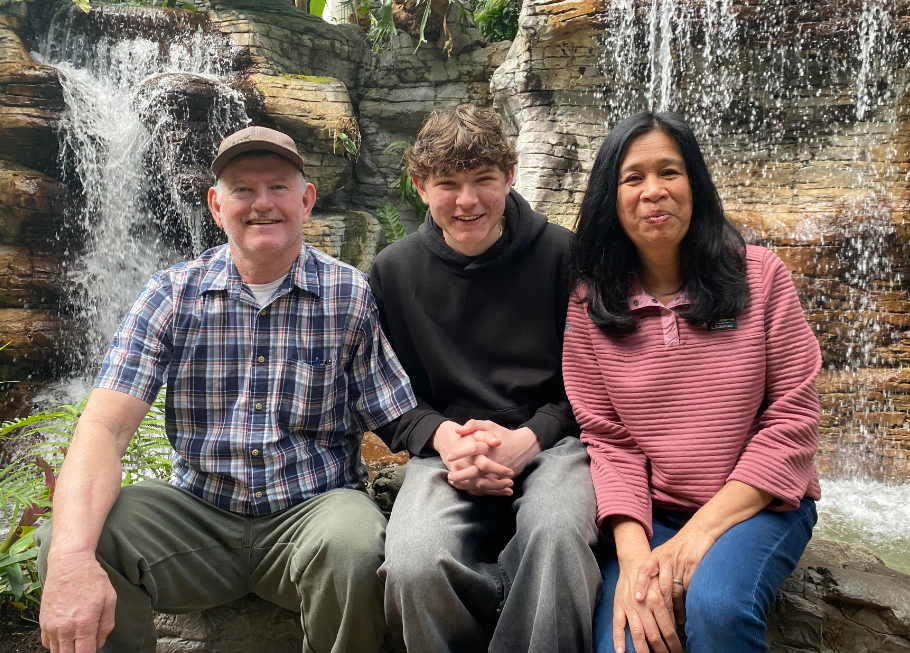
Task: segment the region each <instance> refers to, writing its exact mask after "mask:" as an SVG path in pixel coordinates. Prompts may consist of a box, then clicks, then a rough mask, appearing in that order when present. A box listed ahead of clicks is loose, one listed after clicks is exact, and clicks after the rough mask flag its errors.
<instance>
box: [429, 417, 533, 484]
mask: <svg viewBox="0 0 910 653" xmlns="http://www.w3.org/2000/svg"><path fill="white" fill-rule="evenodd" d="M433 447H434V448H435V449H436V451H437V452H438V453H439V456H440V458H442V461H443V463H445V465H446V467H448V468H449V475H448V481H449V484H450V485H451V486H452V487H454V488H457V489H459V490H463V491H465V492H467V493H468V494H472V495H475V496H480V495H488V496H499V497H507V496H511V495H512V486H513V485H514V479H515V477H516V476H518V475H519V474H521V473H522V471H524V468H525V466H526V465H527V464H528V463H529V462H530V461H531V459H532V458H533V457H534V456H536V455H537V454H538V453H540V452H541V450H542V447H541V445H540V442H539V441H538V439H537V436H536V435H535V434H534V432H533V431H532V430H531V429H529V428H527V427H522V428H519V429H515V430H514V431H512V430H510V429H507V428H505V427H504V426H500V425H499V424H497V423H496V422H492V421H490V420H479V419H470V420H468V421H467V422H465V423H464V424H461V425H459V424H456V423H455V422H452V421H446V422H443V423H442V424H440V425H439V427H438V428H437V429H436V433H435V435H434V436H433Z"/></svg>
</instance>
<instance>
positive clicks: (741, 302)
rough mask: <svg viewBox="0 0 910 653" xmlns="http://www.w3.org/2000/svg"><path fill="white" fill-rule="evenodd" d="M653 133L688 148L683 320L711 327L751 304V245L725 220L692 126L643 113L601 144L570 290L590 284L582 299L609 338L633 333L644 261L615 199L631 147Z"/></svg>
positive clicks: (579, 227)
mask: <svg viewBox="0 0 910 653" xmlns="http://www.w3.org/2000/svg"><path fill="white" fill-rule="evenodd" d="M655 130H660V131H662V132H664V133H665V134H666V135H667V136H669V137H670V138H671V139H673V140H674V141H675V142H676V144H677V145H678V146H679V149H680V150H682V155H683V159H684V161H685V164H686V173H687V175H688V177H689V185H690V187H691V189H692V219H691V221H690V223H689V230H688V231H687V232H686V235H685V236H684V237H683V239H682V242H681V243H680V265H681V268H682V269H681V272H682V282H683V288H684V289H685V291H686V295H687V296H688V298H689V300H690V302H691V303H690V305H689V307H688V309H686V310H685V311H684V312H681V313H680V316H681V317H683V318H684V319H685V320H686V321H687V322H689V323H690V324H693V325H695V326H698V325H701V324H706V323H707V324H710V323H712V322H716V321H717V320H722V319H725V318H730V317H734V316H735V315H737V314H738V313H739V312H740V311H742V309H743V307H745V305H746V304H747V303H748V301H749V286H748V283H747V279H746V243H745V241H744V240H743V237H742V235H740V233H739V231H737V230H736V227H734V226H733V225H732V224H730V222H728V221H727V219H726V217H725V216H724V209H723V206H722V205H721V201H720V196H719V195H718V194H717V188H715V187H714V182H713V181H711V174H710V173H709V172H708V167H707V165H706V164H705V159H704V157H703V156H702V153H701V149H700V148H699V147H698V142H697V141H696V140H695V134H694V133H693V132H692V128H691V127H689V125H688V124H687V123H686V121H685V120H683V119H682V117H681V116H679V115H678V114H675V113H669V112H664V113H657V114H653V113H639V114H637V115H634V116H632V117H630V118H626V119H625V120H623V121H622V122H621V123H619V124H618V125H616V127H614V128H613V130H612V131H611V132H610V133H609V135H608V136H607V139H606V140H605V141H604V143H603V145H601V146H600V151H599V152H598V153H597V159H596V160H595V161H594V168H593V169H592V170H591V176H590V179H589V181H588V188H587V190H586V191H585V197H584V200H582V203H581V210H580V211H579V213H578V220H577V222H576V227H575V235H574V237H573V238H572V248H571V254H570V274H571V282H572V286H573V287H575V286H576V284H577V283H578V282H579V281H583V282H585V283H586V284H587V287H588V290H587V294H586V295H585V296H583V297H582V298H581V299H582V300H583V301H584V302H585V303H587V305H588V315H590V316H591V320H592V321H593V322H594V323H595V324H596V325H597V326H599V327H600V328H601V329H603V330H604V331H606V332H607V333H630V332H632V331H634V330H635V328H636V326H637V324H636V321H635V318H634V317H633V316H632V315H631V313H630V312H629V306H628V300H629V292H630V290H629V289H630V284H631V277H632V275H633V274H640V273H641V260H640V259H639V257H638V252H637V250H636V249H635V245H634V244H632V241H631V240H630V239H629V237H628V236H627V235H626V232H625V231H624V230H623V228H622V225H621V224H620V222H619V215H618V213H617V209H616V193H617V188H618V186H619V169H620V166H621V165H622V160H623V157H624V156H625V154H626V149H627V148H628V145H629V142H630V141H631V140H632V139H634V138H636V137H637V136H641V135H642V134H647V133H649V132H652V131H655Z"/></svg>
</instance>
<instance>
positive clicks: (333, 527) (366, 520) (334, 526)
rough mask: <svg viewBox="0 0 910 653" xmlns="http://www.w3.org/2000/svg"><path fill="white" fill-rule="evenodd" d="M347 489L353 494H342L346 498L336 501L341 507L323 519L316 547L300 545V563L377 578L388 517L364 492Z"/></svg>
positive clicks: (353, 575) (298, 556)
mask: <svg viewBox="0 0 910 653" xmlns="http://www.w3.org/2000/svg"><path fill="white" fill-rule="evenodd" d="M344 492H346V493H351V494H349V495H348V496H345V497H339V498H341V499H344V501H343V502H336V507H337V510H335V509H333V510H331V511H330V512H329V514H328V515H327V517H325V518H324V519H322V520H320V521H321V524H320V533H319V535H318V541H317V542H316V546H315V550H313V549H310V547H300V548H299V549H298V551H297V552H296V554H295V556H296V557H297V558H298V560H297V563H298V566H300V567H301V568H302V567H303V566H305V565H307V564H311V563H319V564H324V565H326V566H328V567H330V568H332V569H335V570H337V571H338V573H340V574H345V575H350V576H352V577H359V576H373V577H375V575H376V570H377V569H378V567H379V565H380V564H382V560H383V556H384V549H385V529H386V519H385V517H383V516H382V513H381V512H380V511H379V509H378V508H376V506H375V505H374V504H373V503H372V501H371V500H370V499H369V497H367V496H366V495H363V493H361V492H356V491H355V490H345V491H344ZM355 492H356V494H354V493H355ZM358 495H363V496H358Z"/></svg>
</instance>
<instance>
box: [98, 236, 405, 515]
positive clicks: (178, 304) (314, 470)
mask: <svg viewBox="0 0 910 653" xmlns="http://www.w3.org/2000/svg"><path fill="white" fill-rule="evenodd" d="M165 382H166V383H167V387H168V391H167V406H166V413H165V415H166V420H165V421H166V429H167V435H168V438H169V439H170V441H171V445H172V446H173V447H174V452H173V455H172V464H173V468H174V477H173V479H172V483H173V484H175V485H177V486H178V487H182V488H185V489H187V490H189V491H190V492H192V493H193V494H195V495H196V496H199V497H201V498H202V499H205V500H206V501H209V502H210V503H213V504H214V505H216V506H218V507H219V508H223V509H225V510H230V511H233V512H238V513H243V514H248V515H262V514H267V513H271V512H275V511H278V510H283V509H285V508H288V507H290V506H293V505H295V504H297V503H300V502H301V501H304V500H306V499H309V498H312V497H314V496H316V495H318V494H321V493H323V492H327V491H329V490H332V489H335V488H341V487H347V488H362V487H363V485H364V483H365V481H366V478H367V471H366V466H365V465H364V462H363V457H362V456H361V453H360V443H361V439H362V437H363V431H365V430H369V429H373V428H376V427H377V426H380V425H382V424H386V423H388V422H390V421H392V420H393V419H395V418H396V417H398V416H399V415H401V414H402V413H404V412H406V411H407V410H409V409H411V408H413V407H414V406H415V405H416V402H415V401H414V396H413V394H412V392H411V386H410V382H409V381H408V378H407V376H406V375H405V373H404V370H402V368H401V365H400V364H399V362H398V359H396V358H395V354H394V352H393V351H392V348H391V346H390V345H389V343H388V341H387V340H386V338H385V335H384V334H383V333H382V331H381V330H380V327H379V318H378V313H377V310H376V305H375V303H374V301H373V296H372V294H371V293H370V287H369V284H368V282H367V280H366V277H365V276H364V275H363V274H361V273H360V272H358V271H357V270H355V269H354V268H352V267H350V266H348V265H345V264H344V263H340V262H338V261H336V260H335V259H333V258H331V257H329V256H326V255H325V254H323V253H322V252H320V251H318V250H316V249H313V248H312V247H309V246H307V245H304V246H303V249H302V251H301V255H300V257H299V258H298V259H297V261H296V262H295V263H294V265H293V267H292V268H291V272H290V274H289V275H288V277H287V278H286V279H285V280H284V282H283V283H282V284H281V286H279V287H278V289H277V290H276V291H275V292H274V294H273V295H272V298H271V299H270V300H269V302H268V303H267V304H266V306H264V307H262V306H257V304H256V300H255V299H254V297H253V295H252V293H251V292H250V290H249V288H248V287H247V286H246V285H244V283H243V282H242V280H241V279H240V275H239V274H238V273H237V268H236V267H235V266H234V263H233V260H232V259H231V256H230V251H229V249H228V246H227V245H222V246H221V247H216V248H214V249H210V250H208V251H207V252H205V253H204V254H203V255H202V256H201V257H199V258H198V259H196V260H195V261H191V262H189V263H180V264H178V265H176V266H174V267H172V268H170V269H169V270H164V271H162V272H158V273H157V274H156V275H155V276H154V277H152V279H151V280H150V281H149V282H148V283H147V284H146V285H145V287H144V288H143V289H142V291H141V292H140V293H139V297H138V299H137V300H136V302H135V303H134V304H133V307H132V308H131V309H130V312H129V314H128V315H127V316H126V318H125V319H124V320H123V322H122V324H121V325H120V328H119V329H118V330H117V333H116V334H115V335H114V338H113V340H112V341H111V346H110V349H109V351H108V353H107V356H106V357H105V359H104V364H103V365H102V368H101V373H100V374H99V376H98V379H97V380H96V381H95V387H97V388H108V389H111V390H117V391H120V392H125V393H127V394H130V395H133V396H135V397H138V398H140V399H142V400H143V401H146V402H148V403H151V402H152V401H153V400H154V399H155V396H156V394H157V393H158V390H159V389H160V388H161V385H162V384H163V383H165Z"/></svg>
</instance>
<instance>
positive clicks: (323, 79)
mask: <svg viewBox="0 0 910 653" xmlns="http://www.w3.org/2000/svg"><path fill="white" fill-rule="evenodd" d="M282 77H284V78H285V79H299V80H302V81H304V82H315V83H317V84H329V83H331V82H334V81H335V79H334V78H333V77H320V76H318V75H292V74H291V73H284V74H283V75H282Z"/></svg>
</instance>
